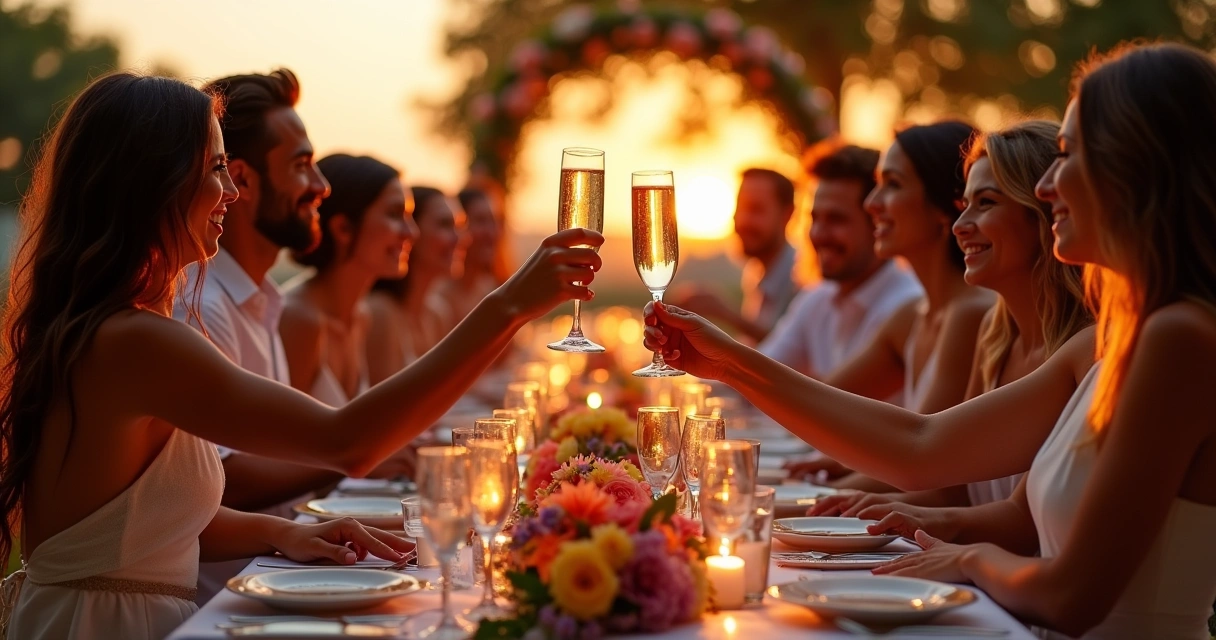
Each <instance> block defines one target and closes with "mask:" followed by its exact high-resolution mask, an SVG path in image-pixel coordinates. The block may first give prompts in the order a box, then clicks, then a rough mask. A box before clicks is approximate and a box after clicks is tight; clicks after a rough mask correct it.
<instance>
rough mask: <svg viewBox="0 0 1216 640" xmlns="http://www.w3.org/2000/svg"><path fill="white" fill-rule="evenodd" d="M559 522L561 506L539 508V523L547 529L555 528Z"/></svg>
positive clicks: (560, 520) (560, 519)
mask: <svg viewBox="0 0 1216 640" xmlns="http://www.w3.org/2000/svg"><path fill="white" fill-rule="evenodd" d="M561 522H562V508H561V507H552V506H550V507H545V508H544V509H541V510H540V524H541V525H542V526H543V527H544V528H545V529H546V530H547V531H552V530H553V529H556V528H557V526H558V525H559V524H561Z"/></svg>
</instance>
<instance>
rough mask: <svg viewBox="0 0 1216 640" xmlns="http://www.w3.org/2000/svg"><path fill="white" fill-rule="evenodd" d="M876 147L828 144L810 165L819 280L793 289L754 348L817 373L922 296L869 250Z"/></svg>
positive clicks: (911, 280)
mask: <svg viewBox="0 0 1216 640" xmlns="http://www.w3.org/2000/svg"><path fill="white" fill-rule="evenodd" d="M877 169H878V152H877V151H874V150H872V149H863V148H861V147H856V146H852V145H847V146H840V145H835V146H828V145H825V146H824V147H822V148H821V149H820V154H819V155H818V157H817V158H816V159H815V160H814V161H813V162H812V163H811V166H810V173H811V175H812V176H814V177H815V179H816V180H817V184H816V186H815V198H814V203H813V204H812V206H811V245H812V246H813V247H814V248H815V259H816V260H817V261H818V263H819V273H820V275H822V276H823V281H822V282H820V283H819V284H818V285H815V286H813V287H810V288H808V289H806V290H804V291H802V292H801V293H799V294H798V296H797V297H796V298H794V301H793V302H792V303H790V308H789V311H787V312H786V314H785V315H784V316H782V317H781V320H780V321H779V322H778V323H777V326H776V328H774V329H773V331H772V333H770V334H769V335H768V337H767V338H765V339H764V341H763V342H761V343H760V346H759V347H757V350H758V351H760V353H763V354H764V355H766V356H768V357H770V358H772V359H773V360H776V361H777V362H780V363H782V364H785V365H786V366H789V367H791V368H793V369H794V370H796V371H800V372H802V373H804V374H806V375H809V376H815V377H823V376H824V375H826V374H829V373H831V372H832V371H835V370H836V368H837V367H839V366H840V365H841V364H843V363H844V362H847V361H848V360H849V359H850V358H852V357H853V356H855V355H856V354H857V353H858V352H860V351H861V350H862V349H863V348H865V347H866V346H867V345H869V344H870V341H871V340H873V339H874V336H875V334H876V333H877V332H878V330H879V329H880V328H881V327H882V325H883V324H885V323H886V322H887V320H889V319H890V317H891V314H893V313H895V311H897V310H899V309H900V308H902V307H903V306H905V305H906V304H907V303H909V302H911V301H913V300H919V299H920V298H921V296H922V295H923V290H922V289H921V288H920V282H919V281H918V280H917V279H916V276H914V275H913V274H912V273H910V272H909V271H908V270H906V269H904V268H902V267H900V266H899V265H897V264H896V263H895V261H894V260H890V259H885V258H879V257H878V255H877V254H875V253H874V223H873V221H871V219H870V215H869V214H868V213H866V211H865V208H864V207H863V204H864V202H865V199H866V196H868V195H869V194H870V192H871V191H872V190H873V189H874V186H875V184H876V182H875V174H876V172H877Z"/></svg>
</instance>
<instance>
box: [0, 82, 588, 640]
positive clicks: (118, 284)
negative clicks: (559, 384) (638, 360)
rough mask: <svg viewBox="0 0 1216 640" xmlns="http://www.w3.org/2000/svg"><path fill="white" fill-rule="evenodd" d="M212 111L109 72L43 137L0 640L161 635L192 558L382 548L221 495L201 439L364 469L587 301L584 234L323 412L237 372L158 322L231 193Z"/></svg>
mask: <svg viewBox="0 0 1216 640" xmlns="http://www.w3.org/2000/svg"><path fill="white" fill-rule="evenodd" d="M221 112H222V107H221V105H219V103H218V101H214V100H212V98H211V97H210V96H209V95H207V94H205V93H203V92H202V91H199V90H198V89H195V88H193V87H191V86H189V85H187V84H185V83H183V82H180V81H178V80H173V79H169V78H157V77H140V76H136V75H133V74H129V73H115V74H111V75H107V76H104V77H102V78H100V79H98V80H96V81H94V82H93V83H92V84H90V85H89V87H87V88H86V89H85V90H84V91H83V92H81V94H80V95H79V96H78V97H77V98H76V99H75V100H74V101H73V103H72V104H71V106H69V108H68V109H67V111H66V112H65V113H64V115H63V117H62V118H61V119H60V120H59V122H58V123H57V124H56V126H55V128H54V131H53V133H52V135H51V137H50V138H49V140H48V141H47V143H46V146H45V151H44V155H43V157H42V158H41V160H40V163H39V165H38V167H37V169H36V171H35V173H34V179H33V183H32V186H31V189H30V191H29V193H28V194H27V196H26V199H25V201H24V202H23V205H22V216H23V223H24V224H23V230H24V232H25V233H26V234H27V235H26V237H25V238H24V239H23V241H22V244H21V249H20V251H19V254H18V257H17V260H16V262H15V264H14V267H13V270H12V284H11V288H10V294H9V295H10V304H9V306H8V309H7V315H6V317H5V318H4V320H5V322H4V325H5V339H6V340H5V345H4V350H3V351H4V353H5V361H4V368H3V378H2V379H0V383H2V388H3V390H4V393H3V394H0V445H2V446H0V451H2V452H3V458H2V460H0V515H2V516H3V518H4V522H5V527H4V528H3V529H0V556H4V557H7V554H8V552H9V550H10V549H11V548H12V545H13V544H14V542H15V540H16V539H17V538H19V539H20V543H21V551H22V557H23V559H24V564H25V569H24V571H21V572H18V573H16V574H14V576H12V577H10V578H9V579H6V581H5V585H4V590H3V596H4V597H3V600H2V601H0V624H2V625H6V626H7V634H6V635H7V637H8V638H12V639H17V638H20V639H21V640H42V639H48V640H49V639H51V638H56V639H58V638H126V639H136V640H141V639H156V638H162V637H164V636H165V635H167V634H168V633H169V632H170V631H171V630H172V629H173V628H174V627H176V626H177V625H179V624H180V623H181V622H182V621H183V620H185V618H186V617H188V616H189V615H190V614H191V613H192V612H193V611H194V604H193V602H192V599H193V591H194V590H195V585H196V578H197V572H198V563H199V560H200V558H201V559H203V560H226V559H235V558H240V557H249V556H253V555H258V554H264V553H272V552H275V551H278V552H281V553H283V554H284V555H286V556H288V557H290V558H293V559H296V560H311V559H316V558H328V559H331V560H334V561H337V562H339V563H351V562H354V561H355V559H356V557H357V556H358V555H359V554H360V553H363V552H368V551H370V552H371V553H373V554H375V555H377V556H380V557H383V558H386V559H393V560H396V559H399V558H401V552H402V551H404V550H405V547H404V543H403V542H402V541H400V539H398V538H396V537H395V536H393V535H392V534H389V533H386V532H381V531H376V530H372V529H365V528H363V527H362V526H360V525H358V524H357V523H355V522H353V521H344V520H339V521H334V522H331V523H324V524H320V525H301V524H297V523H294V522H291V521H287V520H283V519H280V518H274V517H270V516H265V515H261V514H250V513H239V512H236V511H232V510H230V509H226V508H223V507H221V506H220V494H221V491H222V487H223V473H222V469H221V467H220V464H219V459H218V454H217V453H216V450H215V446H214V445H213V444H210V443H216V444H220V445H225V446H229V447H232V448H236V449H239V450H242V451H249V452H252V453H256V454H258V455H264V456H274V457H278V458H282V459H286V460H291V461H293V462H299V463H302V464H308V465H312V466H317V467H323V468H329V469H333V470H335V471H340V472H344V473H347V474H349V475H354V476H360V475H363V474H365V473H367V471H368V470H370V469H372V468H373V467H375V466H376V465H377V464H378V463H379V462H380V461H382V460H383V459H385V458H386V457H388V456H389V455H390V454H392V453H393V452H395V451H397V450H399V449H400V448H401V447H402V446H404V445H405V443H407V442H408V441H409V440H410V439H412V438H413V437H414V436H415V435H417V434H418V433H420V432H421V431H423V430H424V429H425V428H426V427H428V426H429V425H431V424H432V423H433V422H434V420H435V419H436V418H438V417H439V416H440V415H441V414H442V413H443V412H444V411H445V410H446V409H447V408H448V407H449V406H450V405H451V404H453V403H454V402H455V401H456V400H457V399H458V398H459V397H460V396H461V395H462V394H463V393H464V392H465V390H466V389H467V387H468V384H469V381H472V380H474V379H475V378H476V377H477V375H478V374H479V373H480V372H481V371H483V370H484V369H485V367H486V366H488V365H489V364H490V363H491V362H492V361H493V359H494V358H495V357H496V356H497V354H498V353H499V352H500V351H501V349H502V348H503V347H504V346H505V345H506V344H507V343H508V342H509V340H510V339H511V336H512V335H513V334H514V332H515V331H516V330H517V329H518V328H519V327H520V326H522V325H523V324H524V323H525V322H527V321H529V320H531V319H534V318H536V317H538V316H540V315H541V314H543V313H545V312H547V311H548V310H550V309H551V308H553V307H554V306H555V305H556V304H559V303H561V302H564V301H566V300H569V299H571V298H576V297H577V298H580V299H584V300H586V299H590V298H591V295H590V293H589V292H588V291H587V289H586V287H585V286H581V285H575V284H573V283H574V282H589V281H591V279H592V278H593V277H594V271H595V270H596V269H598V268H599V265H600V262H599V258H598V257H597V256H596V254H595V252H594V251H593V250H591V249H586V248H576V247H577V246H578V245H591V246H598V245H599V244H600V243H601V242H602V237H601V236H599V235H598V234H593V233H590V232H586V231H570V232H566V233H563V234H557V235H555V236H552V237H550V238H549V239H547V240H546V241H545V242H544V243H543V245H542V247H541V248H540V249H539V250H538V251H537V252H536V253H535V254H534V255H533V256H532V258H531V259H530V260H529V261H528V262H527V263H526V264H525V265H524V266H523V267H522V268H521V270H520V271H519V272H517V273H516V274H515V275H514V276H513V277H512V278H511V279H510V280H509V281H508V282H507V283H505V284H504V285H503V286H502V287H501V288H500V289H498V290H497V291H496V292H495V293H494V294H492V295H491V296H490V297H489V298H488V299H487V300H486V301H485V302H484V303H483V304H482V305H480V306H479V307H478V308H477V309H476V310H474V311H473V313H471V314H470V316H469V317H468V318H467V319H466V320H465V322H464V323H462V324H461V325H460V326H459V327H457V328H456V330H455V331H453V332H452V334H451V335H450V336H449V339H448V340H445V341H444V342H443V343H441V344H440V345H439V346H437V347H436V348H435V349H433V350H432V351H431V353H430V354H428V355H427V356H426V357H423V358H422V359H420V360H419V361H418V362H417V363H415V365H414V366H411V367H409V368H408V369H406V370H405V371H402V372H400V373H399V374H397V375H396V376H394V377H392V378H390V379H389V380H387V381H385V383H384V384H382V385H380V386H379V387H378V388H376V389H374V390H372V391H369V392H368V393H365V394H363V395H361V396H360V397H358V398H356V399H354V400H353V401H351V402H350V403H348V404H347V405H345V406H344V407H342V408H341V409H333V408H331V407H328V406H326V405H324V404H322V403H320V402H317V401H316V400H314V399H312V398H310V397H308V396H307V395H304V394H302V393H300V392H299V391H296V390H295V389H292V388H290V387H288V386H285V385H280V384H277V383H275V382H273V381H270V380H268V379H266V378H263V377H261V376H257V375H254V374H251V373H249V372H247V371H245V370H243V369H241V368H239V367H237V366H236V365H234V364H232V362H231V361H229V360H228V359H227V358H226V357H225V356H224V355H223V354H222V353H220V352H219V350H218V349H217V348H216V347H215V346H214V345H212V344H211V343H210V342H209V341H208V340H207V338H206V337H204V336H203V335H200V334H199V332H197V331H195V330H194V329H192V328H191V327H189V326H188V325H186V324H185V323H182V322H178V321H176V320H174V319H173V318H172V302H173V299H174V295H173V294H174V291H173V289H174V286H175V284H176V283H177V282H178V281H179V280H180V279H181V276H182V273H183V269H184V267H185V266H186V265H188V264H191V263H195V262H198V261H200V260H204V259H206V258H208V257H209V256H212V255H214V254H215V253H216V251H217V250H218V239H219V236H220V234H221V233H223V218H224V214H225V212H226V204H227V203H229V202H232V201H233V200H235V198H236V196H237V190H236V188H235V187H234V186H233V183H232V180H231V178H229V177H228V174H227V167H226V159H225V158H226V155H225V153H224V146H223V138H222V136H221V135H220V129H219V122H218V120H217V115H219V114H220V113H221ZM303 161H304V162H311V159H310V158H307V157H305V159H304V160H303ZM420 399H424V400H420ZM355 425H357V427H358V428H357V429H353V430H352V428H351V427H352V426H355Z"/></svg>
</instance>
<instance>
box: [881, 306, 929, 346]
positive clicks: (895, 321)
mask: <svg viewBox="0 0 1216 640" xmlns="http://www.w3.org/2000/svg"><path fill="white" fill-rule="evenodd" d="M923 306H924V298H913V299H911V300H909V301H907V302H905V303H903V304H902V305H900V307H899V308H898V309H896V310H895V312H894V313H892V314H891V317H890V318H888V319H887V322H886V323H885V324H883V326H882V334H881V335H882V336H883V337H884V338H885V339H886V340H887V341H888V342H890V343H891V344H892V345H893V346H895V347H896V348H897V349H899V350H900V351H902V350H903V345H904V344H906V343H907V342H908V336H909V335H911V334H912V325H914V324H916V320H917V318H920V316H921V313H922V312H923Z"/></svg>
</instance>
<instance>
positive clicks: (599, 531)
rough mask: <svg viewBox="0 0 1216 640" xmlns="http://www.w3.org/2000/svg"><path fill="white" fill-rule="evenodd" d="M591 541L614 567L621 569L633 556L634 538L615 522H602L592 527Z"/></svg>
mask: <svg viewBox="0 0 1216 640" xmlns="http://www.w3.org/2000/svg"><path fill="white" fill-rule="evenodd" d="M591 541H592V542H594V543H595V546H596V547H597V548H598V549H599V550H600V554H602V555H603V556H604V558H605V559H606V560H608V564H610V565H612V568H613V569H620V568H621V567H623V566H625V563H626V562H629V559H630V558H632V557H633V538H630V537H629V534H628V533H625V530H624V529H622V528H620V527H618V526H616V525H615V524H612V523H608V524H601V525H600V526H598V527H595V528H594V529H592V530H591Z"/></svg>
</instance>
